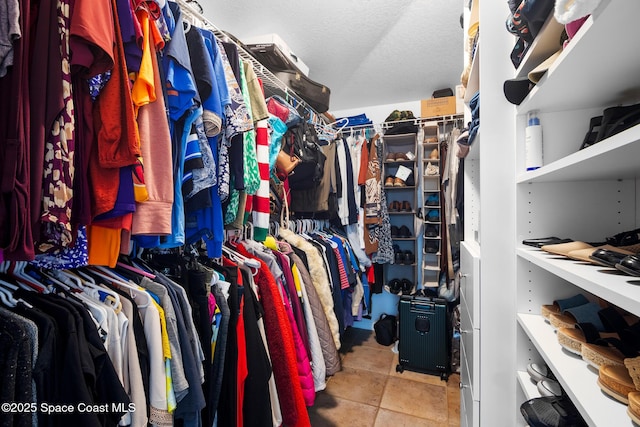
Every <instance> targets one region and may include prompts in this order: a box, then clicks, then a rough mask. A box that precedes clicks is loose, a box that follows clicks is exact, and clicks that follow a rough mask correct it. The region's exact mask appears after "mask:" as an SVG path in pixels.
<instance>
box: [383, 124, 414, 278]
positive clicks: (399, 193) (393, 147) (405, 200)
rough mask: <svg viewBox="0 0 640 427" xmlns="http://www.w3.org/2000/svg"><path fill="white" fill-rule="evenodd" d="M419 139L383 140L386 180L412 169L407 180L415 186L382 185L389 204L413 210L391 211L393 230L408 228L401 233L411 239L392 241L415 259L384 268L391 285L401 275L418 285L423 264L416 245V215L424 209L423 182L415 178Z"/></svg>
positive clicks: (386, 137) (406, 136)
mask: <svg viewBox="0 0 640 427" xmlns="http://www.w3.org/2000/svg"><path fill="white" fill-rule="evenodd" d="M417 138H418V134H417V133H411V134H399V135H383V137H382V143H383V156H384V157H383V159H384V161H383V162H382V168H383V176H384V177H385V180H386V178H387V177H389V176H392V177H395V176H396V173H397V171H398V169H399V168H400V166H404V167H406V168H409V169H410V170H411V174H410V175H409V177H408V178H407V181H408V182H409V183H410V184H413V185H402V186H389V185H383V187H382V188H383V190H384V191H385V192H386V197H387V202H389V203H391V204H393V203H395V202H400V204H401V205H406V204H408V207H411V209H410V210H395V211H388V212H389V219H390V222H391V226H392V228H393V227H397V228H399V229H401V228H402V227H407V228H408V232H407V230H405V232H402V233H399V234H400V235H402V236H408V237H399V236H398V235H397V234H396V235H392V236H391V240H392V242H393V244H394V250H395V249H397V250H399V251H401V252H407V251H409V252H411V254H412V257H413V259H412V262H411V263H410V264H405V263H404V262H401V263H395V259H394V262H393V263H389V264H386V265H385V266H384V280H385V283H389V281H391V280H393V279H396V278H399V277H400V276H402V278H405V279H408V280H410V281H411V282H412V283H413V284H415V283H417V278H418V276H417V266H418V265H420V264H419V256H420V253H419V250H418V247H417V244H416V241H417V237H416V236H417V235H418V230H419V228H418V225H417V224H416V222H417V221H416V213H417V211H418V210H419V209H420V206H421V205H420V202H419V200H418V197H417V192H418V189H419V187H420V185H421V182H420V181H418V180H417V179H416V177H417V176H418V175H417V170H418V166H417V163H418V156H419V154H420V153H419V152H418V151H417V150H416V145H417V144H416V141H417ZM400 153H402V154H404V157H407V158H402V159H398V160H395V159H394V160H390V159H389V157H390V156H391V157H395V156H397V155H398V154H400ZM414 287H415V285H414Z"/></svg>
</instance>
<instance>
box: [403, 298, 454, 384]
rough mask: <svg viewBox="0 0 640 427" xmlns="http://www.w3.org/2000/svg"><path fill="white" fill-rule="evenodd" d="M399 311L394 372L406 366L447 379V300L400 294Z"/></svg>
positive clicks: (449, 343)
mask: <svg viewBox="0 0 640 427" xmlns="http://www.w3.org/2000/svg"><path fill="white" fill-rule="evenodd" d="M398 312H399V342H398V352H399V355H398V356H399V363H398V366H396V371H397V372H402V371H404V370H405V369H407V370H410V371H416V372H423V373H426V374H432V375H440V378H442V379H443V380H445V381H446V380H447V379H448V378H449V373H450V371H451V369H450V367H451V363H450V348H451V327H450V322H449V316H448V310H447V303H446V301H445V300H443V299H439V298H430V297H421V296H408V295H403V296H402V297H401V298H400V307H399V309H398Z"/></svg>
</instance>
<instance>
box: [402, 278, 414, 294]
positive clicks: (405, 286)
mask: <svg viewBox="0 0 640 427" xmlns="http://www.w3.org/2000/svg"><path fill="white" fill-rule="evenodd" d="M400 284H401V285H402V295H409V294H410V293H411V291H412V290H413V283H412V282H411V280H409V279H402V280H401V281H400Z"/></svg>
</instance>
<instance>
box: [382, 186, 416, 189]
mask: <svg viewBox="0 0 640 427" xmlns="http://www.w3.org/2000/svg"><path fill="white" fill-rule="evenodd" d="M382 188H384V189H385V190H414V189H415V188H416V186H415V185H402V186H400V185H394V186H391V185H385V186H384V187H382Z"/></svg>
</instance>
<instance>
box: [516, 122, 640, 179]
mask: <svg viewBox="0 0 640 427" xmlns="http://www.w3.org/2000/svg"><path fill="white" fill-rule="evenodd" d="M638 141H640V125H638V126H634V127H632V128H629V129H627V130H625V131H622V132H620V133H618V134H616V135H613V136H612V137H610V138H607V139H605V140H602V141H600V142H598V143H597V144H595V145H592V146H591V147H588V148H585V149H584V150H579V151H577V152H575V153H572V154H569V155H568V156H566V157H563V158H561V159H559V160H556V161H554V162H552V163H549V164H548V165H545V166H543V167H541V168H540V169H536V170H534V171H530V172H526V173H522V174H520V175H518V176H517V177H516V180H517V183H533V182H551V181H581V180H605V179H609V180H617V179H627V178H637V177H640V168H639V167H638V159H640V144H638V143H637V142H638Z"/></svg>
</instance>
